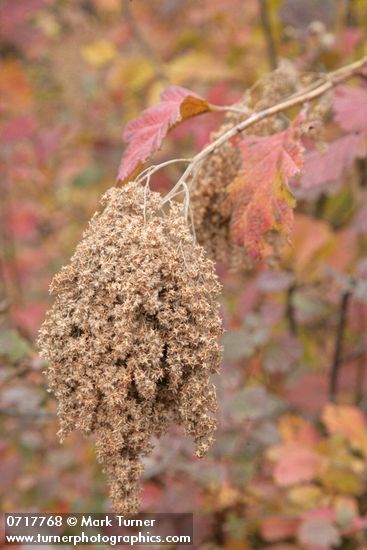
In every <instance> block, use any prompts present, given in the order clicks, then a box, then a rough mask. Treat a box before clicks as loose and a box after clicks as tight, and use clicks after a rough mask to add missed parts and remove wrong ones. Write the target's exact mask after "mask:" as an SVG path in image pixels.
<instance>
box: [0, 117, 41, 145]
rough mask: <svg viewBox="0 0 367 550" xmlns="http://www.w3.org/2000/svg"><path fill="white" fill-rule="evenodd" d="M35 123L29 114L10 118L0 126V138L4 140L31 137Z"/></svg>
mask: <svg viewBox="0 0 367 550" xmlns="http://www.w3.org/2000/svg"><path fill="white" fill-rule="evenodd" d="M36 127H37V124H36V122H35V120H34V119H33V118H32V117H30V116H21V117H15V118H11V119H10V120H7V121H6V122H4V123H3V124H2V125H1V126H0V139H1V140H3V141H6V142H10V141H19V140H21V139H27V138H30V137H32V135H33V134H34V131H35V130H36Z"/></svg>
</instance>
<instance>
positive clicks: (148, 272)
mask: <svg viewBox="0 0 367 550" xmlns="http://www.w3.org/2000/svg"><path fill="white" fill-rule="evenodd" d="M103 204H104V205H105V208H104V210H102V212H100V213H97V214H95V215H94V216H93V218H92V220H91V221H90V224H89V227H88V229H87V230H86V232H85V233H84V235H83V239H82V241H81V242H80V243H79V244H78V246H77V248H76V251H75V254H74V256H73V257H72V259H71V261H70V264H69V265H68V266H66V267H64V268H62V270H61V272H60V273H59V274H57V275H56V276H55V278H54V280H53V282H52V285H51V290H52V292H53V293H54V294H56V300H55V303H54V305H53V307H52V308H51V310H50V311H49V312H48V314H47V317H46V320H45V322H44V324H43V326H42V328H41V330H40V336H39V346H40V348H41V350H42V355H43V357H44V358H45V359H47V360H48V361H49V365H50V366H49V369H48V380H49V386H50V388H51V390H52V391H53V392H54V394H55V396H56V398H57V400H58V415H59V419H60V432H59V435H60V438H61V439H63V438H64V437H65V436H66V435H67V434H68V433H69V432H71V431H72V430H74V429H80V430H81V431H82V432H84V433H85V434H95V438H96V448H97V456H98V459H99V461H100V462H102V463H103V465H104V469H105V471H106V472H107V475H108V479H109V484H110V495H111V500H112V505H113V509H114V510H115V511H118V512H121V513H135V512H136V511H137V510H138V507H139V498H138V494H139V480H140V476H141V473H142V469H143V467H142V463H141V457H143V456H144V455H146V454H147V453H149V451H150V450H151V448H152V444H151V438H152V436H158V437H159V436H160V435H161V434H163V433H164V432H166V431H167V428H168V426H169V425H170V424H171V423H172V422H175V423H178V424H181V425H182V426H183V427H184V430H185V433H186V434H188V435H190V436H191V437H192V438H193V439H194V441H195V444H196V453H197V455H198V456H202V455H203V454H205V453H206V452H207V450H208V448H209V446H210V445H211V443H212V441H213V433H214V431H215V425H216V424H215V420H214V419H213V417H212V415H211V413H212V412H213V411H215V409H216V395H215V388H214V386H213V384H212V383H211V381H210V375H211V373H213V372H215V371H217V370H218V367H219V361H220V355H221V353H220V352H221V350H220V345H219V343H218V336H219V335H220V334H221V331H222V329H221V322H220V318H219V314H218V303H217V298H218V294H219V291H220V285H219V283H218V281H217V278H216V275H215V273H214V269H213V263H212V262H211V261H210V260H209V259H207V257H206V256H205V253H204V250H203V249H202V247H201V246H199V245H198V244H196V243H195V242H194V240H193V238H192V235H191V233H190V231H189V229H188V228H187V226H186V223H185V221H184V219H183V217H182V216H181V214H180V213H181V207H180V205H173V206H172V207H171V209H170V211H169V212H168V213H163V212H162V211H160V210H159V205H160V195H159V194H158V193H152V192H150V191H147V190H146V189H144V188H143V187H141V186H139V185H137V184H135V183H130V184H128V185H127V186H125V187H124V188H123V189H117V188H115V189H110V190H109V191H108V192H107V193H106V194H105V196H104V197H103Z"/></svg>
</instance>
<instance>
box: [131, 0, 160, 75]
mask: <svg viewBox="0 0 367 550" xmlns="http://www.w3.org/2000/svg"><path fill="white" fill-rule="evenodd" d="M130 4H131V2H130V0H125V2H124V13H125V17H126V19H127V22H128V24H129V27H130V30H131V32H132V33H133V35H134V38H135V41H136V43H137V44H138V45H139V47H140V49H141V51H142V52H143V53H144V55H145V56H146V57H147V58H148V59H149V61H150V62H151V64H152V66H153V67H154V70H155V74H156V76H157V78H158V79H159V80H160V81H161V82H163V83H164V84H167V82H168V81H169V78H168V76H167V74H166V71H165V68H164V64H163V63H162V61H161V60H160V59H159V57H158V56H157V55H156V53H155V51H154V50H153V49H152V48H151V46H150V44H149V42H148V41H147V40H146V38H145V36H144V34H143V33H142V32H141V29H140V27H139V25H138V24H137V22H136V19H135V17H134V15H133V13H132V11H131V7H130Z"/></svg>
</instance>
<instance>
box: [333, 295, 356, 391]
mask: <svg viewBox="0 0 367 550" xmlns="http://www.w3.org/2000/svg"><path fill="white" fill-rule="evenodd" d="M351 296H352V293H351V291H350V290H346V291H345V292H343V294H342V295H341V299H340V306H339V320H338V325H337V327H336V334H335V346H334V355H333V362H332V365H331V370H330V386H329V399H330V401H335V397H336V392H337V389H338V378H339V371H340V367H341V365H342V363H343V358H342V353H343V340H344V332H345V326H346V321H347V313H348V305H349V301H350V298H351Z"/></svg>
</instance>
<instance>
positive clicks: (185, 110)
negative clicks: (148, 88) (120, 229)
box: [118, 86, 210, 182]
mask: <svg viewBox="0 0 367 550" xmlns="http://www.w3.org/2000/svg"><path fill="white" fill-rule="evenodd" d="M207 111H210V106H209V103H208V102H207V101H206V100H205V99H203V98H202V97H200V96H199V95H197V94H195V93H194V92H191V91H190V90H187V89H186V88H182V87H180V86H169V87H168V88H166V89H165V90H164V91H163V92H162V94H161V101H160V102H159V103H157V104H156V105H153V106H152V107H149V108H148V109H145V111H143V112H142V114H141V115H140V116H138V117H137V118H135V119H134V120H131V121H130V122H129V123H128V125H127V126H126V128H125V131H124V134H123V139H124V141H125V142H126V143H128V147H127V148H126V150H125V151H124V154H123V156H122V159H121V163H120V167H119V172H118V180H120V181H122V182H124V181H126V180H127V179H128V178H129V176H131V175H132V174H133V173H134V172H135V171H136V170H137V169H138V167H139V165H140V164H141V163H143V162H145V161H146V160H147V159H148V158H149V157H150V156H151V155H152V154H153V153H155V152H156V151H157V150H158V149H159V148H160V146H161V144H162V141H163V139H164V138H165V136H166V135H167V133H168V131H169V130H170V129H171V128H172V127H173V126H175V125H176V124H177V123H178V122H182V121H183V120H186V119H187V118H191V117H193V116H196V115H199V114H201V113H204V112H207Z"/></svg>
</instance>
